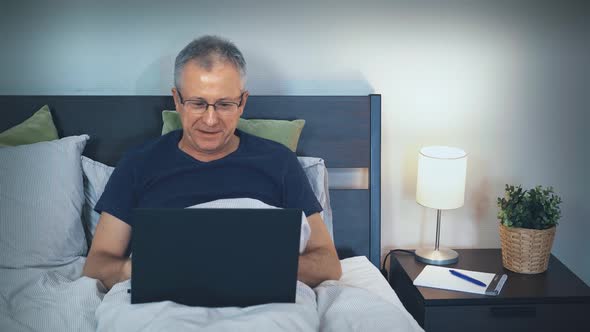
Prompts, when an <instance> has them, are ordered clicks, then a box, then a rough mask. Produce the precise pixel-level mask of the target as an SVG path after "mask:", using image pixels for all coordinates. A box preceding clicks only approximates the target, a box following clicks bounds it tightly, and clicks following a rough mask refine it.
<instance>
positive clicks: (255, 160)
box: [84, 36, 342, 289]
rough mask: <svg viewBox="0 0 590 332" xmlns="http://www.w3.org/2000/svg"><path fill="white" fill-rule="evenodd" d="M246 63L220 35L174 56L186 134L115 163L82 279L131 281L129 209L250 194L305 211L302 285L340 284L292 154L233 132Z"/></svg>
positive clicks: (316, 207) (243, 99) (316, 205)
mask: <svg viewBox="0 0 590 332" xmlns="http://www.w3.org/2000/svg"><path fill="white" fill-rule="evenodd" d="M245 67H246V64H245V61H244V58H243V56H242V54H241V52H240V51H239V50H238V49H237V48H236V46H235V45H234V44H232V43H230V42H228V41H226V40H223V39H221V38H218V37H212V36H205V37H202V38H199V39H197V40H194V41H193V42H191V43H190V44H189V45H187V46H186V47H185V48H184V49H183V50H182V51H181V52H180V53H179V54H178V56H177V58H176V62H175V70H174V84H175V87H174V88H172V94H173V97H174V103H175V104H176V110H177V112H178V114H179V115H180V119H181V121H182V129H183V130H182V131H174V132H171V133H169V134H167V135H164V136H162V137H160V138H159V139H157V140H155V141H152V142H148V143H146V144H144V145H142V146H141V147H139V148H137V149H134V150H132V151H130V152H128V153H127V154H126V155H125V156H124V158H122V160H121V161H120V162H119V164H118V165H117V168H116V169H115V171H114V172H113V175H112V176H111V178H110V180H109V183H108V184H107V186H106V188H105V191H104V193H103V195H102V197H101V198H100V200H99V202H98V203H97V205H96V210H97V211H98V212H99V213H101V217H100V220H99V223H98V225H97V228H96V233H95V235H94V239H93V241H92V246H91V248H90V252H89V253H88V258H87V260H86V264H85V266H84V275H86V276H89V277H92V278H96V279H99V280H101V281H102V283H103V284H104V285H105V286H106V287H107V288H109V289H110V288H111V287H112V286H113V285H114V284H116V283H118V282H121V281H123V280H127V279H129V278H130V277H131V258H129V257H128V249H129V242H130V238H131V231H132V225H131V224H130V223H131V220H130V214H131V211H132V209H133V208H136V207H159V208H161V207H169V208H178V207H188V206H192V205H196V204H200V203H203V202H206V201H212V200H215V199H221V198H235V197H249V198H254V199H258V200H261V201H263V202H265V203H267V204H270V205H274V206H280V207H285V208H300V209H302V210H303V211H304V212H305V214H306V216H307V220H308V222H309V225H310V228H311V236H310V239H309V241H308V244H307V247H306V250H305V251H304V253H303V254H302V255H300V258H299V271H298V279H299V280H301V281H303V282H304V283H306V284H308V285H310V286H312V287H313V286H315V285H317V284H319V283H320V282H322V281H324V280H328V279H339V278H340V276H341V273H342V271H341V266H340V261H339V260H338V256H337V254H336V249H335V247H334V244H333V242H332V240H331V238H330V236H329V234H328V231H327V229H326V227H325V225H324V223H323V221H322V218H321V217H320V214H319V212H320V211H321V206H320V205H319V203H318V202H317V199H316V198H315V196H314V194H313V191H312V190H311V187H310V184H309V182H308V180H307V178H306V177H305V174H304V173H303V170H302V169H301V166H300V165H299V163H298V162H297V158H296V156H295V154H294V153H292V152H291V151H290V150H288V149H287V148H285V147H283V146H282V145H280V144H278V143H275V142H271V141H268V140H264V139H261V138H258V137H255V136H251V135H248V134H246V133H243V132H240V131H238V130H236V127H237V124H238V120H239V118H240V116H241V115H242V113H243V111H244V106H245V105H246V101H247V100H248V91H246V90H245V89H244V81H245ZM268 250H272V248H268Z"/></svg>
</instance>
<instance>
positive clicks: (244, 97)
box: [240, 90, 250, 116]
mask: <svg viewBox="0 0 590 332" xmlns="http://www.w3.org/2000/svg"><path fill="white" fill-rule="evenodd" d="M249 95H250V92H248V91H247V90H246V91H245V92H244V95H243V96H242V106H240V116H242V114H244V108H245V107H246V101H248V96H249Z"/></svg>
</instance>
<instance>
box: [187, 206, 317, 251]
mask: <svg viewBox="0 0 590 332" xmlns="http://www.w3.org/2000/svg"><path fill="white" fill-rule="evenodd" d="M188 208H189V209H280V208H279V207H276V206H272V205H268V204H266V203H264V202H262V201H259V200H257V199H253V198H227V199H218V200H215V201H211V202H205V203H201V204H197V205H193V206H189V207H188ZM310 236H311V227H309V223H308V222H307V218H306V217H305V213H303V212H301V233H300V236H299V253H300V254H302V253H303V252H304V251H305V248H306V247H307V242H308V241H309V237H310Z"/></svg>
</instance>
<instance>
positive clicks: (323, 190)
mask: <svg viewBox="0 0 590 332" xmlns="http://www.w3.org/2000/svg"><path fill="white" fill-rule="evenodd" d="M297 159H298V160H299V164H301V167H302V168H303V171H304V172H305V175H307V178H308V179H309V183H310V184H311V189H312V190H313V193H314V194H315V196H316V197H317V199H318V201H319V202H320V205H321V206H322V209H323V211H322V212H320V215H321V216H322V219H323V220H324V224H326V228H327V229H328V232H329V233H330V237H331V238H332V241H334V227H333V223H332V207H331V206H330V191H329V189H328V188H329V187H328V169H327V168H326V165H325V163H324V160H323V159H321V158H314V157H297Z"/></svg>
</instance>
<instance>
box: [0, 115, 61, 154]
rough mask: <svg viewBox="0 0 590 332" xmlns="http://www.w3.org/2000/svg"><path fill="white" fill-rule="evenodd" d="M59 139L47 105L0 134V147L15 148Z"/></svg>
mask: <svg viewBox="0 0 590 332" xmlns="http://www.w3.org/2000/svg"><path fill="white" fill-rule="evenodd" d="M56 139H59V136H57V129H56V128H55V125H54V124H53V118H52V117H51V112H49V107H48V106H47V105H45V106H43V107H41V109H39V110H38V111H37V112H35V114H33V115H32V116H31V117H30V118H28V119H26V120H25V121H24V122H22V123H21V124H19V125H16V126H14V127H12V128H10V129H7V130H5V131H3V132H2V133H0V146H17V145H23V144H32V143H37V142H44V141H52V140H56Z"/></svg>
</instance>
